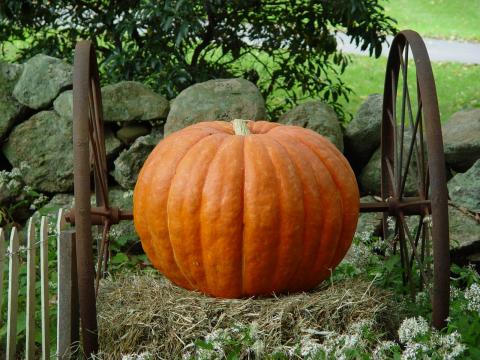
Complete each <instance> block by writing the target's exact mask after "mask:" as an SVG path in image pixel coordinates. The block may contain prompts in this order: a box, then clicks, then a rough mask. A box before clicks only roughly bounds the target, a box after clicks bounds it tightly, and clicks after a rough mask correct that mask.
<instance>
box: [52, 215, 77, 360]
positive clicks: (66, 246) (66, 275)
mask: <svg viewBox="0 0 480 360" xmlns="http://www.w3.org/2000/svg"><path fill="white" fill-rule="evenodd" d="M65 228H66V220H65V215H64V212H63V209H60V210H59V212H58V218H57V258H58V261H57V266H58V271H57V274H58V279H57V281H58V286H57V289H58V302H57V357H58V358H59V359H70V356H71V353H70V349H71V346H72V343H73V342H75V341H77V340H78V335H76V334H78V331H75V327H77V328H78V320H77V319H78V309H77V308H78V306H77V305H76V299H75V297H76V293H75V288H76V281H75V271H76V262H75V233H74V232H73V231H65Z"/></svg>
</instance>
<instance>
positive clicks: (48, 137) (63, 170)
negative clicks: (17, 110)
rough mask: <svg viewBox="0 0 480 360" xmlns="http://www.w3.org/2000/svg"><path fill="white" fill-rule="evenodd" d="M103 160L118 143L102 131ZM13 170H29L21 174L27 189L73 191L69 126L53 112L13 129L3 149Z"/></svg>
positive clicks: (39, 114) (36, 116)
mask: <svg viewBox="0 0 480 360" xmlns="http://www.w3.org/2000/svg"><path fill="white" fill-rule="evenodd" d="M105 138H106V139H105V143H106V150H107V156H109V155H110V154H112V153H115V152H118V151H119V150H120V147H121V143H120V141H119V140H118V139H116V138H115V137H114V135H113V133H112V132H111V131H109V130H106V131H105ZM3 153H4V154H5V156H6V157H7V159H8V161H9V162H10V163H11V164H12V165H13V166H15V167H19V166H20V164H21V163H22V162H25V163H26V164H27V165H29V166H30V170H29V171H28V172H27V173H25V174H24V181H25V183H26V184H27V185H30V186H32V187H33V188H34V189H36V190H40V191H45V192H50V193H53V192H66V191H68V190H70V189H72V187H73V146H72V122H71V121H69V120H67V119H64V118H62V117H60V116H59V115H58V114H57V113H56V112H55V111H42V112H39V113H37V114H35V115H33V116H32V117H31V118H30V119H28V120H27V121H25V122H23V123H21V124H20V125H18V126H16V127H15V128H14V129H13V130H12V132H11V133H10V136H9V138H8V141H7V142H6V143H5V145H4V146H3Z"/></svg>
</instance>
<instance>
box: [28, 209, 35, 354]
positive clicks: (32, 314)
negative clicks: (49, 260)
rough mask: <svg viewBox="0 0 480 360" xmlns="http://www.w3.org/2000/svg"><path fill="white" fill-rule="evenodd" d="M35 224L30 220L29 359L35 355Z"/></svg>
mask: <svg viewBox="0 0 480 360" xmlns="http://www.w3.org/2000/svg"><path fill="white" fill-rule="evenodd" d="M35 254H36V249H35V224H34V223H33V219H32V218H30V220H29V221H28V229H27V315H26V340H25V341H26V343H25V356H26V359H27V360H30V359H32V360H33V359H34V357H35V282H36V280H37V278H36V267H35V263H36V257H35Z"/></svg>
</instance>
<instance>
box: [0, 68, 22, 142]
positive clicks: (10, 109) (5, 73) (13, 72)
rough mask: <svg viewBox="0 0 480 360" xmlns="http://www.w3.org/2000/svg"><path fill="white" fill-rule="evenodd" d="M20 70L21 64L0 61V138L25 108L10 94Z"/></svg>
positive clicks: (20, 72)
mask: <svg viewBox="0 0 480 360" xmlns="http://www.w3.org/2000/svg"><path fill="white" fill-rule="evenodd" d="M22 71H23V66H22V65H18V64H9V63H7V62H4V61H0V139H2V138H4V137H5V135H7V133H8V131H9V130H10V129H11V128H12V126H13V125H14V124H15V123H16V122H17V121H18V120H19V119H20V118H21V117H22V115H23V114H24V113H25V110H26V107H25V106H24V105H22V104H20V103H19V102H18V101H17V100H16V99H15V98H14V97H13V96H12V92H13V89H14V87H15V84H16V83H17V81H18V79H19V78H20V76H21V74H22Z"/></svg>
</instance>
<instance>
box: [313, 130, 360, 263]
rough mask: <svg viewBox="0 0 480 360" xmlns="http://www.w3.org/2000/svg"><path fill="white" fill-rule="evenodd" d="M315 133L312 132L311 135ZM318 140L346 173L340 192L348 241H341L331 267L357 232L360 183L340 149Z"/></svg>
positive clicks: (324, 140) (340, 184) (343, 255)
mask: <svg viewBox="0 0 480 360" xmlns="http://www.w3.org/2000/svg"><path fill="white" fill-rule="evenodd" d="M312 135H313V134H312V133H311V132H310V134H309V136H312ZM312 138H315V139H316V141H320V143H321V145H322V146H325V147H326V148H329V149H330V151H331V152H332V154H333V155H334V157H335V160H334V162H335V164H337V163H338V165H339V166H338V165H337V172H338V170H339V169H340V168H341V167H343V171H344V175H343V176H342V177H341V178H340V179H339V180H340V181H339V182H338V185H339V186H340V187H341V189H340V192H341V194H342V199H343V200H342V203H343V215H344V222H343V223H344V229H343V236H342V238H343V239H346V240H348V241H342V242H340V247H339V248H338V249H337V253H336V255H335V258H334V259H333V262H332V263H331V265H330V266H331V267H332V268H334V267H336V266H337V265H338V264H339V263H340V262H341V261H342V259H343V258H344V257H345V254H346V253H347V251H348V249H349V248H350V246H351V239H352V238H353V235H354V233H355V229H356V227H357V221H358V214H359V210H360V195H359V190H358V184H357V181H356V178H355V174H354V173H353V170H352V168H351V167H350V165H349V164H348V162H347V160H346V159H345V157H344V156H343V155H342V154H341V153H340V151H338V149H337V148H336V147H335V146H334V145H333V144H332V143H331V142H330V141H328V140H327V139H325V138H323V137H314V136H312Z"/></svg>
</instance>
